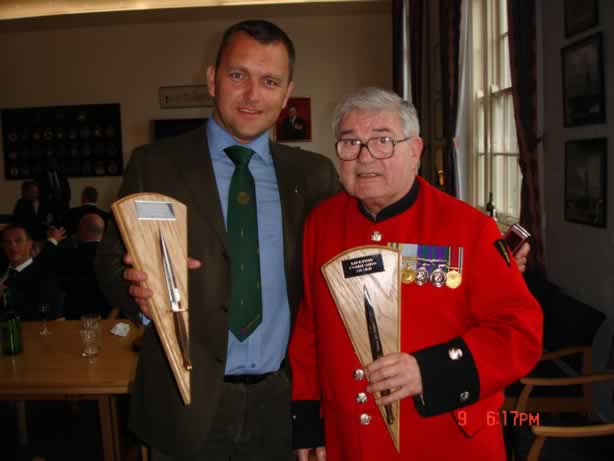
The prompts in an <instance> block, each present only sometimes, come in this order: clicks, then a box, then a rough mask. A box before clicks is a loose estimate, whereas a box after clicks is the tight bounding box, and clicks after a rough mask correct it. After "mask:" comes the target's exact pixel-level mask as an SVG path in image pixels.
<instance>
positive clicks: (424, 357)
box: [413, 337, 480, 416]
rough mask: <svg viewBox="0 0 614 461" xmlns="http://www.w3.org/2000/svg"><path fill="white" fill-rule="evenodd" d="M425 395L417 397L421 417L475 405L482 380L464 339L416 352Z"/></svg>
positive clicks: (415, 355)
mask: <svg viewBox="0 0 614 461" xmlns="http://www.w3.org/2000/svg"><path fill="white" fill-rule="evenodd" d="M413 356H414V357H415V358H416V360H417V361H418V366H419V367H420V374H421V375H422V395H418V396H414V404H415V405H416V410H417V411H418V413H420V415H422V416H435V415H439V414H441V413H446V412H448V411H452V410H455V409H457V408H461V407H464V406H466V405H470V404H472V403H474V402H476V401H477V400H478V399H479V396H480V379H479V376H478V370H477V368H476V366H475V362H474V360H473V356H472V355H471V351H470V350H469V348H468V347H467V344H465V341H463V339H462V338H460V337H458V338H454V339H452V340H451V341H449V342H447V343H443V344H437V345H436V346H432V347H427V348H426V349H422V350H419V351H416V352H415V353H414V354H413Z"/></svg>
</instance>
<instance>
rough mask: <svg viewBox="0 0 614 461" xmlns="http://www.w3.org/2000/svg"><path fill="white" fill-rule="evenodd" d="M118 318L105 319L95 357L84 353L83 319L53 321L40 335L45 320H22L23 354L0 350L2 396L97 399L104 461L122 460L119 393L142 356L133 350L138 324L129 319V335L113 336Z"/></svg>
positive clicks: (12, 397)
mask: <svg viewBox="0 0 614 461" xmlns="http://www.w3.org/2000/svg"><path fill="white" fill-rule="evenodd" d="M119 322H120V321H118V320H103V321H102V325H101V326H102V328H101V333H102V345H101V349H100V352H99V354H98V355H97V356H96V357H95V358H94V359H87V358H84V357H82V356H81V350H82V345H81V337H80V334H79V330H80V328H81V322H80V321H78V320H73V321H71V320H67V321H54V322H49V329H50V330H51V334H50V335H49V336H41V335H40V334H39V331H40V330H41V323H40V322H22V326H23V344H24V351H23V353H21V354H18V355H16V356H5V355H0V399H3V400H52V399H87V400H97V401H98V410H99V417H100V427H101V430H102V434H101V436H102V446H103V449H104V460H105V461H118V460H119V459H120V457H121V455H120V443H119V442H120V441H119V427H118V418H117V409H116V402H115V396H116V395H118V394H126V393H128V390H129V387H130V384H131V383H132V381H133V379H134V373H135V370H136V363H137V358H138V355H137V354H136V353H135V352H133V351H132V349H131V346H132V343H133V342H134V340H135V338H136V337H137V334H138V332H137V329H136V328H135V327H134V325H132V324H130V333H129V334H128V336H126V337H120V336H116V335H113V334H112V333H111V332H110V330H111V328H112V327H113V326H114V325H115V324H116V323H119ZM121 322H125V323H130V322H128V321H127V320H121Z"/></svg>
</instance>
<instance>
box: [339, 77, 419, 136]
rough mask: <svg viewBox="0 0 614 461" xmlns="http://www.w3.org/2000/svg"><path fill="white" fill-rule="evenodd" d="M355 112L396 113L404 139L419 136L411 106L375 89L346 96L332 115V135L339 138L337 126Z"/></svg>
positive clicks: (417, 124) (416, 119)
mask: <svg viewBox="0 0 614 461" xmlns="http://www.w3.org/2000/svg"><path fill="white" fill-rule="evenodd" d="M355 110H366V111H376V112H379V111H386V112H397V113H398V114H399V117H400V119H401V129H402V130H403V135H404V136H405V137H412V136H419V135H420V122H419V121H418V113H417V112H416V108H415V107H414V106H413V104H411V103H409V102H407V101H404V100H403V99H401V98H400V97H399V95H397V94H396V93H393V92H392V91H388V90H383V89H381V88H376V87H367V88H361V89H360V90H358V91H356V92H355V93H352V94H350V95H349V96H347V97H346V98H345V99H344V100H343V101H342V102H341V103H340V104H339V105H337V107H336V108H335V112H334V115H333V133H334V134H335V138H338V137H339V124H340V123H341V119H342V118H343V116H344V115H345V114H347V113H349V112H352V111H355Z"/></svg>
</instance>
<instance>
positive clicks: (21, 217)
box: [13, 181, 50, 240]
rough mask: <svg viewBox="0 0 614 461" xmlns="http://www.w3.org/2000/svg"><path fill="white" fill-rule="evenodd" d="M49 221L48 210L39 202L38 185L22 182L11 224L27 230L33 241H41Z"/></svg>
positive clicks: (31, 182)
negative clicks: (19, 196)
mask: <svg viewBox="0 0 614 461" xmlns="http://www.w3.org/2000/svg"><path fill="white" fill-rule="evenodd" d="M49 219H50V215H49V210H48V209H47V207H46V205H43V204H42V203H41V201H40V200H39V188H38V184H37V183H36V182H35V181H24V182H23V183H22V184H21V198H20V199H18V200H17V203H16V204H15V209H14V210H13V222H14V223H17V224H20V225H22V226H24V227H25V228H27V229H28V230H29V231H30V233H31V235H32V238H33V239H34V240H43V239H44V238H45V231H46V229H47V224H48V223H49Z"/></svg>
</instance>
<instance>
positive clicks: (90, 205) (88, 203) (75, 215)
mask: <svg viewBox="0 0 614 461" xmlns="http://www.w3.org/2000/svg"><path fill="white" fill-rule="evenodd" d="M96 202H98V190H96V188H95V187H93V186H87V187H85V188H84V189H83V192H81V205H80V206H77V207H73V208H71V209H70V210H68V212H67V213H66V215H65V216H64V220H63V222H64V227H65V228H66V232H67V234H68V237H69V238H72V237H74V236H75V235H76V234H77V231H78V230H79V222H80V221H81V218H83V217H84V216H85V215H86V214H89V213H95V214H97V215H98V216H100V217H101V218H102V219H103V220H104V223H105V224H106V223H107V220H108V219H109V213H107V212H106V211H104V210H102V209H100V208H98V206H97V205H96Z"/></svg>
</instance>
